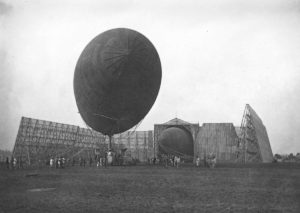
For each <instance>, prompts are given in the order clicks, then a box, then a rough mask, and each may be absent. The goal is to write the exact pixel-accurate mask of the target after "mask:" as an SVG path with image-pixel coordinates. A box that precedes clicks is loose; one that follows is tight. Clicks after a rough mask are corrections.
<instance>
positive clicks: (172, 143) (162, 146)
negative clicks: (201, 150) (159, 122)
mask: <svg viewBox="0 0 300 213" xmlns="http://www.w3.org/2000/svg"><path fill="white" fill-rule="evenodd" d="M158 145H159V152H160V153H161V154H173V155H188V156H193V155H194V147H193V138H192V136H191V134H190V133H189V132H188V131H187V130H183V129H181V128H178V127H170V128H167V129H165V130H164V131H162V132H161V134H160V136H159V138H158Z"/></svg>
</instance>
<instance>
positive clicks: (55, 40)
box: [0, 0, 300, 153]
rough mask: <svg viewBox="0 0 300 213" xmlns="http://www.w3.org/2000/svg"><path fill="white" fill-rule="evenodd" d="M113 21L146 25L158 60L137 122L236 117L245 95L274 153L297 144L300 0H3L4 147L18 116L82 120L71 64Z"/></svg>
mask: <svg viewBox="0 0 300 213" xmlns="http://www.w3.org/2000/svg"><path fill="white" fill-rule="evenodd" d="M118 27H125V28H130V29H133V30H136V31H139V32H140V33H142V34H144V35H145V36H146V37H147V38H148V39H149V40H150V41H151V42H152V43H153V44H154V46H155V47H156V49H157V51H158V53H159V56H160V60H161V64H162V83H161V88H160V92H159V94H158V97H157V100H156V102H155V104H154V105H153V107H152V109H151V110H150V112H149V113H148V114H147V116H146V117H145V119H144V120H143V122H142V123H141V125H140V126H139V127H138V129H137V130H153V125H154V124H156V123H164V122H167V121H169V120H171V119H172V118H174V117H178V118H181V119H183V120H185V121H188V122H192V123H198V122H199V124H200V125H201V124H202V123H213V122H218V123H219V122H232V123H233V124H234V125H235V126H240V124H241V120H242V115H243V110H244V107H245V104H247V103H248V104H250V105H251V106H252V108H254V110H255V111H256V112H257V114H258V115H259V116H260V118H261V119H262V121H263V123H264V125H265V126H266V128H267V131H268V135H269V139H270V143H271V147H272V150H273V153H291V152H293V153H297V152H300V140H299V138H300V113H299V112H298V110H299V109H300V96H299V94H300V60H299V58H300V0H251V1H243V0H202V1H199V0H185V1H182V0H172V1H171V0H170V1H166V0H165V1H164V0H152V1H141V0H136V1H133V0H119V1H112V0H79V1H75V0H43V1H39V0H27V1H26V0H10V1H6V0H4V1H3V0H0V113H1V116H0V149H12V148H13V145H14V142H15V139H16V135H17V131H18V128H19V124H20V120H21V117H22V116H25V117H32V118H36V119H42V120H50V121H54V122H61V123H67V124H73V125H79V126H82V127H85V124H84V123H83V121H82V119H81V117H80V114H79V113H78V109H77V107H76V102H75V97H74V92H73V75H74V69H75V65H76V62H77V60H78V58H79V55H80V53H81V52H82V50H83V49H84V47H85V46H86V45H87V43H88V42H89V41H90V40H91V39H93V38H94V37H95V36H97V35H98V34H100V33H102V32H104V31H106V30H109V29H112V28H118Z"/></svg>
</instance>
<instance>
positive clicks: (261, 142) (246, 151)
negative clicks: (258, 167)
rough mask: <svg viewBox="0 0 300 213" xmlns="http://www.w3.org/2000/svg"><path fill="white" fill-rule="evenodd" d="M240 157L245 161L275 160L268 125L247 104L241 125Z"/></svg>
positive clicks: (264, 161)
mask: <svg viewBox="0 0 300 213" xmlns="http://www.w3.org/2000/svg"><path fill="white" fill-rule="evenodd" d="M240 131H241V132H240V140H239V143H238V159H239V161H240V162H244V163H255V162H263V163H270V162H272V161H273V153H272V149H271V145H270V141H269V137H268V133H267V130H266V127H265V126H264V124H263V122H262V120H261V119H260V118H259V116H258V115H257V113H256V112H255V111H254V110H253V108H252V107H251V106H250V105H249V104H246V106H245V110H244V114H243V119H242V123H241V127H240Z"/></svg>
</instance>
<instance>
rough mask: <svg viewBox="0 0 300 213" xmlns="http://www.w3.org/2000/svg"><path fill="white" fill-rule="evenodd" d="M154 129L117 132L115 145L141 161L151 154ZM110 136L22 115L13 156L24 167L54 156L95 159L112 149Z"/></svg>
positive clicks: (113, 142) (37, 163)
mask: <svg viewBox="0 0 300 213" xmlns="http://www.w3.org/2000/svg"><path fill="white" fill-rule="evenodd" d="M152 135H153V133H152V131H143V132H130V131H128V132H125V133H122V134H118V135H114V137H113V138H112V148H113V149H114V150H116V151H117V150H121V149H123V150H126V155H127V156H130V157H133V158H136V159H138V160H139V161H147V158H148V157H151V154H150V152H149V150H151V146H152V147H153V137H152ZM108 144H109V138H108V136H105V135H103V134H101V133H99V132H96V131H94V130H92V129H88V128H81V127H79V126H75V125H69V124H62V123H56V122H52V121H45V120H39V119H34V118H27V117H22V118H21V122H20V126H19V130H18V134H17V138H16V142H15V145H14V148H13V152H12V156H13V157H14V158H16V159H17V162H19V164H21V166H36V165H43V164H45V163H46V162H48V161H49V159H50V158H56V157H64V158H65V159H68V160H70V159H74V158H75V159H78V158H84V159H90V158H92V159H94V158H95V155H103V156H104V153H105V152H106V151H107V150H108Z"/></svg>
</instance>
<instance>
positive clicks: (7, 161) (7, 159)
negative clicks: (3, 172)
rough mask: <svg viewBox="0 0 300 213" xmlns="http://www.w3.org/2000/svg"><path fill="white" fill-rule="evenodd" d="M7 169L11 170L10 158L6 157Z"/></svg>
mask: <svg viewBox="0 0 300 213" xmlns="http://www.w3.org/2000/svg"><path fill="white" fill-rule="evenodd" d="M6 168H7V169H9V158H8V157H6Z"/></svg>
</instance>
